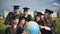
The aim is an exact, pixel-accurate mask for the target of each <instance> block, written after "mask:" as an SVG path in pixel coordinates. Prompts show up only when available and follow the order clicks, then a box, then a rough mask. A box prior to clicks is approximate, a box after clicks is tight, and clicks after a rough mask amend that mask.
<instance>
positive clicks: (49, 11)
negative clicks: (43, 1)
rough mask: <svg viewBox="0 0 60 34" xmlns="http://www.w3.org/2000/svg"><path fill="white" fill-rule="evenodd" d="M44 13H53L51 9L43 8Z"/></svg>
mask: <svg viewBox="0 0 60 34" xmlns="http://www.w3.org/2000/svg"><path fill="white" fill-rule="evenodd" d="M45 13H48V14H49V15H50V14H52V13H53V11H51V10H49V9H46V10H45Z"/></svg>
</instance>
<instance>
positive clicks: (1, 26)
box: [0, 18, 60, 34]
mask: <svg viewBox="0 0 60 34" xmlns="http://www.w3.org/2000/svg"><path fill="white" fill-rule="evenodd" d="M53 19H54V20H56V24H57V26H56V32H57V34H60V18H53ZM3 23H4V19H0V34H5V29H6V26H5V25H4V24H3Z"/></svg>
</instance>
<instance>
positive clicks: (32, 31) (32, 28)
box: [25, 21, 40, 34]
mask: <svg viewBox="0 0 60 34" xmlns="http://www.w3.org/2000/svg"><path fill="white" fill-rule="evenodd" d="M25 30H26V31H27V32H28V33H29V34H38V33H39V32H40V28H39V25H38V24H37V23H36V22H34V21H29V22H27V23H26V25H25Z"/></svg>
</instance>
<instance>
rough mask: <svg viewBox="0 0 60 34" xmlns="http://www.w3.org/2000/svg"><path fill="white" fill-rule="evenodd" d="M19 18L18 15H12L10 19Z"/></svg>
mask: <svg viewBox="0 0 60 34" xmlns="http://www.w3.org/2000/svg"><path fill="white" fill-rule="evenodd" d="M15 19H19V15H14V16H12V17H11V20H15Z"/></svg>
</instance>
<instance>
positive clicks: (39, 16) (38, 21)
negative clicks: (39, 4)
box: [34, 12, 44, 26]
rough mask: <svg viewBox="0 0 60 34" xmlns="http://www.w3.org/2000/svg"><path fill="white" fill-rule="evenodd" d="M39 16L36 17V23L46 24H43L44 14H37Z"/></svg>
mask: <svg viewBox="0 0 60 34" xmlns="http://www.w3.org/2000/svg"><path fill="white" fill-rule="evenodd" d="M36 13H37V14H36V16H35V19H34V21H35V22H37V23H38V25H42V26H43V25H44V23H43V20H42V17H41V16H42V15H43V14H42V13H41V12H36Z"/></svg>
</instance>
